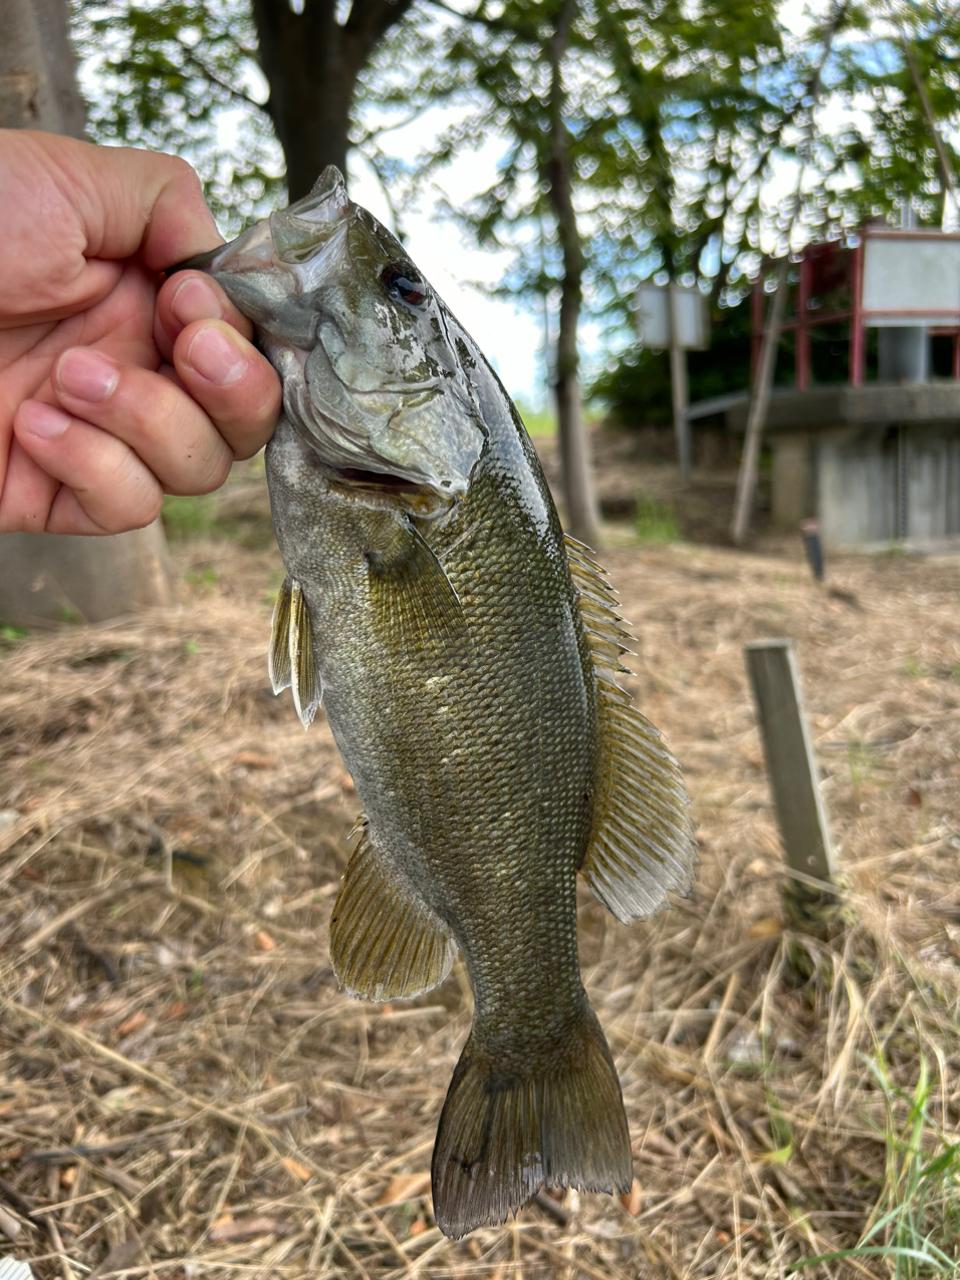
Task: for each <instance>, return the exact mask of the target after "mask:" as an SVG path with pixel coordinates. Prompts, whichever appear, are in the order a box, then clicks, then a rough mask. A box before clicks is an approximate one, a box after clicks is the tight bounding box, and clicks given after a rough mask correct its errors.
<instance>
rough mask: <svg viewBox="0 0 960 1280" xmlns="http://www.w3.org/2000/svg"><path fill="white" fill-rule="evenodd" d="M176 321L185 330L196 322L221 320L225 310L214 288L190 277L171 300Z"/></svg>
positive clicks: (204, 281) (205, 282) (203, 281)
mask: <svg viewBox="0 0 960 1280" xmlns="http://www.w3.org/2000/svg"><path fill="white" fill-rule="evenodd" d="M170 310H171V312H172V313H173V317H174V319H175V320H176V321H177V322H178V323H179V324H181V325H183V327H184V328H186V327H187V325H188V324H193V322H194V320H221V319H222V318H223V308H222V307H221V306H220V299H219V298H218V297H217V295H216V293H215V292H214V290H213V286H212V285H211V284H209V283H208V282H207V281H206V280H200V279H198V278H197V277H196V276H189V277H188V278H187V279H186V280H184V282H183V284H181V285H180V287H179V288H178V289H177V291H176V293H175V294H174V295H173V298H172V299H171V300H170Z"/></svg>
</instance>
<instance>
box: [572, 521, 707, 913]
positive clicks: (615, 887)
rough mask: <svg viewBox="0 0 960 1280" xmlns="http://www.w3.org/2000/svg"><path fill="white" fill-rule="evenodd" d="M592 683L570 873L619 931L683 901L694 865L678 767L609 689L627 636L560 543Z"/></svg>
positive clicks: (607, 599) (583, 563)
mask: <svg viewBox="0 0 960 1280" xmlns="http://www.w3.org/2000/svg"><path fill="white" fill-rule="evenodd" d="M565 541H566V548H567V558H568V560H569V563H570V572H571V575H572V577H573V583H574V586H575V587H576V589H577V591H578V593H579V596H580V613H581V617H582V619H583V624H584V628H585V630H586V633H587V642H588V644H589V646H590V651H591V656H592V658H593V665H594V670H595V671H596V674H597V721H598V728H599V736H600V761H599V765H598V769H597V777H598V779H599V781H598V784H597V788H596V791H597V794H596V796H595V799H594V819H593V830H592V832H591V836H590V842H589V844H588V846H587V852H586V855H585V857H584V860H583V865H582V866H581V868H580V870H581V871H582V873H583V876H584V879H585V880H586V881H587V883H588V884H589V885H590V888H591V889H592V890H593V892H594V893H595V894H596V896H597V897H598V898H599V899H600V901H601V902H602V903H603V905H604V906H605V907H607V908H609V910H610V911H612V912H613V914H614V915H615V916H616V917H617V919H618V920H622V921H623V922H624V923H625V924H626V923H628V922H629V921H630V920H636V919H639V918H642V917H645V916H650V915H652V914H653V913H654V912H656V911H658V910H659V909H660V907H662V906H663V904H664V902H665V900H666V896H667V893H668V892H674V893H686V892H687V890H688V889H689V888H690V882H691V880H692V878H693V873H694V867H695V866H696V862H697V857H696V849H695V845H694V841H693V835H692V829H691V825H690V817H689V803H690V802H689V800H688V799H687V793H686V789H685V787H684V785H683V779H682V778H681V776H680V767H679V765H678V764H677V762H676V760H675V759H674V758H673V756H672V755H671V754H670V752H669V751H668V750H667V748H666V747H665V746H664V744H663V741H662V739H661V737H660V733H659V731H658V730H657V729H656V728H655V727H654V725H652V724H651V723H650V721H649V720H648V719H647V718H646V716H643V715H641V714H640V712H639V711H637V710H636V709H635V708H634V707H633V706H632V705H631V702H630V698H629V695H628V694H627V693H625V692H624V690H623V689H621V688H620V687H619V686H618V685H617V682H616V676H617V672H618V671H622V670H623V669H624V668H623V667H622V666H621V665H620V658H621V656H622V655H623V654H624V653H627V652H628V649H627V646H626V645H625V644H624V641H626V640H629V638H630V637H629V636H628V635H627V633H626V632H625V631H624V630H623V628H622V627H621V625H620V621H621V620H620V617H619V615H618V614H617V611H616V597H615V596H614V595H613V592H612V591H611V589H610V587H609V585H608V584H607V583H606V581H605V580H604V578H603V576H602V574H601V572H600V569H599V568H598V566H597V565H596V564H594V562H593V561H592V560H591V559H590V557H589V555H588V554H587V552H586V548H585V547H583V546H582V545H581V544H580V543H579V542H576V541H574V540H573V539H572V538H569V537H568V538H566V539H565Z"/></svg>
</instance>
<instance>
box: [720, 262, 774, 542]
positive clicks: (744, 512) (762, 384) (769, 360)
mask: <svg viewBox="0 0 960 1280" xmlns="http://www.w3.org/2000/svg"><path fill="white" fill-rule="evenodd" d="M787 261H788V260H787V258H786V256H784V257H783V258H781V259H780V262H779V263H778V265H777V288H776V292H775V293H774V295H773V301H772V302H771V304H770V310H769V312H768V314H767V322H766V324H765V325H764V329H763V342H762V343H761V346H760V363H759V367H758V369H757V376H756V379H755V380H754V384H753V392H752V395H751V398H750V412H749V414H748V416H747V434H746V438H745V439H744V442H743V457H742V458H741V460H740V472H739V474H738V475H737V498H736V509H735V511H734V515H733V527H732V530H731V532H732V534H733V541H734V543H735V544H736V545H737V546H738V547H739V546H740V544H741V543H742V542H743V540H744V538H745V537H746V536H747V525H748V524H749V522H750V511H751V509H752V507H753V494H754V490H755V489H756V487H757V463H758V461H759V458H760V442H761V440H762V439H763V429H764V427H765V426H766V422H767V409H768V408H769V405H770V391H771V388H772V386H773V373H774V365H775V364H776V360H777V343H778V342H779V341H780V327H781V324H782V322H783V311H784V306H785V305H786V294H787Z"/></svg>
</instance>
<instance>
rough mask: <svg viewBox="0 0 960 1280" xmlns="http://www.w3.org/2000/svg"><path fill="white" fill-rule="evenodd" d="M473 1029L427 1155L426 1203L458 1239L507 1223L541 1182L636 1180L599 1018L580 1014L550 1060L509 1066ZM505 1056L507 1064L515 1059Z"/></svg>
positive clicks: (621, 1183) (603, 1186) (611, 1184)
mask: <svg viewBox="0 0 960 1280" xmlns="http://www.w3.org/2000/svg"><path fill="white" fill-rule="evenodd" d="M475 1038H476V1033H475V1031H474V1032H473V1033H471V1035H470V1038H469V1039H468V1040H467V1043H466V1045H465V1046H464V1049H463V1053H462V1054H461V1056H460V1061H459V1062H458V1063H457V1067H456V1070H455V1071H454V1073H453V1079H452V1081H451V1082H450V1088H449V1090H448V1092H447V1100H446V1102H445V1103H444V1105H443V1112H442V1113H441V1116H440V1127H439V1129H438V1131H437V1141H436V1145H435V1147H434V1151H433V1208H434V1214H435V1216H436V1220H437V1225H438V1226H439V1228H440V1230H441V1231H442V1232H443V1233H444V1235H447V1236H450V1237H451V1238H452V1239H454V1240H458V1239H459V1238H460V1237H461V1236H463V1235H466V1233H467V1232H468V1231H472V1230H473V1229H474V1228H475V1227H479V1226H482V1225H483V1224H485V1223H501V1222H505V1221H506V1219H507V1216H508V1215H509V1214H510V1213H511V1212H516V1211H517V1210H518V1209H520V1208H521V1207H522V1206H523V1205H524V1204H525V1203H526V1202H527V1201H528V1200H529V1199H530V1197H531V1196H532V1195H534V1194H535V1193H536V1192H537V1191H538V1190H539V1189H540V1187H541V1186H543V1185H548V1186H557V1185H559V1186H573V1187H577V1188H578V1189H579V1190H581V1191H607V1192H610V1191H613V1190H617V1191H620V1192H626V1191H628V1190H629V1189H630V1186H631V1184H632V1181H633V1158H632V1155H631V1152H630V1134H629V1131H628V1129H627V1120H626V1116H625V1115H624V1110H623V1098H622V1095H621V1093H620V1082H619V1080H618V1079H617V1073H616V1069H615V1068H614V1065H613V1059H612V1058H611V1056H610V1050H609V1048H608V1047H607V1042H606V1039H605V1038H604V1035H603V1032H602V1031H601V1029H600V1024H599V1023H598V1022H597V1018H596V1015H595V1014H594V1012H593V1010H592V1009H591V1008H590V1006H589V1004H587V1003H586V1001H584V1005H583V1017H582V1018H581V1019H580V1022H579V1024H578V1025H577V1026H576V1027H575V1029H574V1032H573V1034H572V1035H569V1036H567V1037H566V1038H565V1040H564V1042H563V1045H562V1047H561V1048H559V1049H558V1051H557V1053H556V1054H555V1055H552V1056H553V1057H554V1058H555V1061H550V1060H549V1059H548V1060H546V1061H545V1060H544V1058H543V1057H541V1056H539V1055H538V1056H537V1058H536V1066H535V1068H534V1069H533V1070H532V1071H526V1070H523V1069H518V1070H516V1071H513V1070H511V1068H510V1067H505V1066H504V1060H503V1059H498V1058H497V1056H496V1055H495V1054H494V1053H488V1052H481V1051H480V1050H479V1049H478V1047H477V1046H476V1044H475ZM519 1056H520V1055H515V1054H511V1055H509V1059H510V1061H511V1066H512V1063H513V1061H515V1059H516V1057H519Z"/></svg>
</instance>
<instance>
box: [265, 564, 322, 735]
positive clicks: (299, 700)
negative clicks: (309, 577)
mask: <svg viewBox="0 0 960 1280" xmlns="http://www.w3.org/2000/svg"><path fill="white" fill-rule="evenodd" d="M267 671H268V672H269V675H270V683H271V685H272V686H273V692H274V693H280V692H281V690H283V689H286V688H287V687H288V686H289V687H290V689H291V691H292V693H293V705H294V706H295V707H296V709H297V715H298V716H299V717H300V722H301V724H302V725H303V727H304V728H305V729H306V728H309V726H310V724H311V723H312V721H313V717H314V716H315V715H316V714H317V708H318V707H319V706H320V699H321V697H322V696H323V685H322V682H321V680H320V673H319V672H318V671H317V664H316V657H315V656H314V652H313V624H312V623H311V621H310V610H309V609H308V608H307V602H306V600H305V599H304V596H303V592H302V591H301V589H300V584H299V583H298V582H294V580H293V579H292V578H286V579H285V580H284V583H283V586H282V587H281V588H280V594H279V595H278V596H277V603H276V605H275V606H274V610H273V625H272V627H271V631H270V653H269V656H268V658H267Z"/></svg>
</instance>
